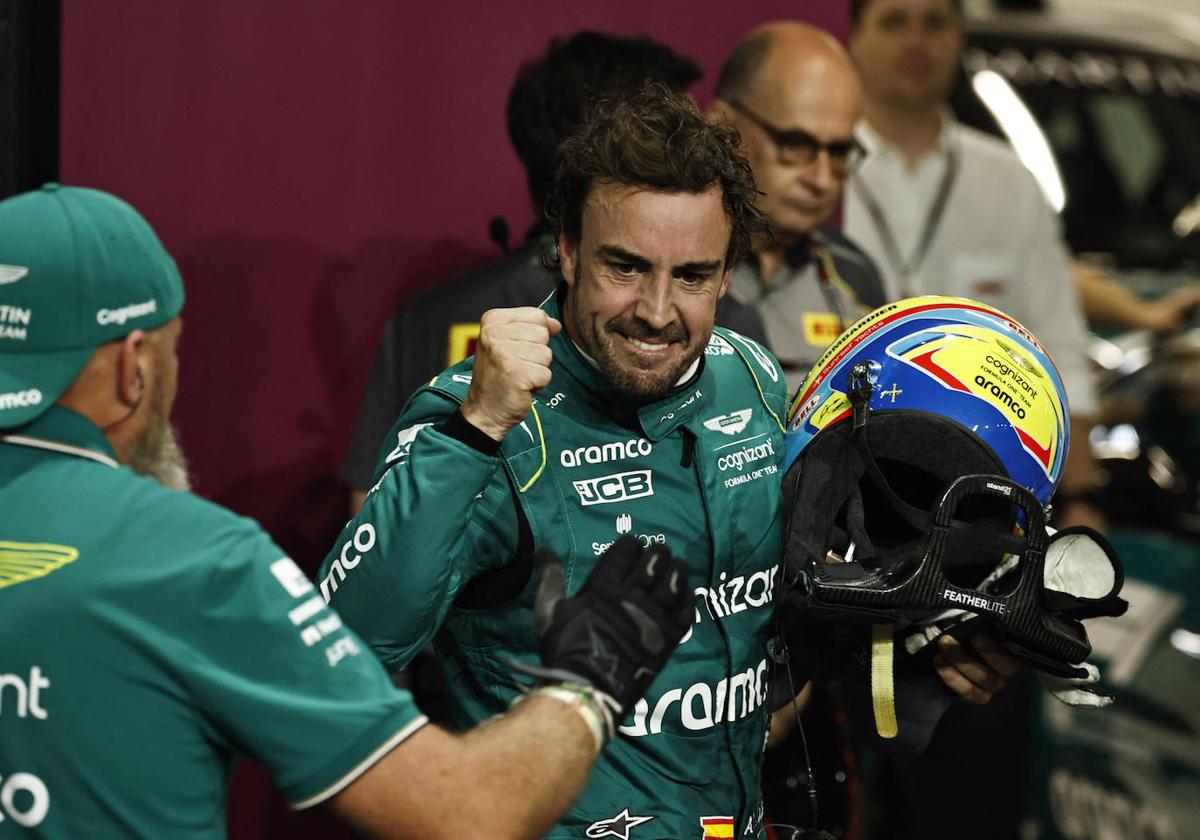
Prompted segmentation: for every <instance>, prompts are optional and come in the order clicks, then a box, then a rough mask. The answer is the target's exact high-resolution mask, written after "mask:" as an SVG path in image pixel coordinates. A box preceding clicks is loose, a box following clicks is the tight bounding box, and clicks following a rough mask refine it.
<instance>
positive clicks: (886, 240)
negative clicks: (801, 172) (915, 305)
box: [851, 146, 958, 297]
mask: <svg viewBox="0 0 1200 840" xmlns="http://www.w3.org/2000/svg"><path fill="white" fill-rule="evenodd" d="M957 177H958V147H957V146H951V147H950V149H949V150H948V151H947V153H946V171H945V172H943V173H942V181H941V183H940V184H938V189H937V193H936V194H935V195H934V197H933V203H932V204H931V205H930V206H929V212H928V213H927V214H926V215H925V228H924V230H923V231H922V233H921V239H920V241H919V242H918V243H917V250H916V251H914V252H913V255H912V259H911V260H905V259H904V254H903V252H901V250H900V246H899V244H898V243H897V242H896V237H895V236H894V235H893V234H892V229H891V226H890V225H888V222H887V217H886V216H885V215H884V213H883V207H882V206H880V204H879V202H878V201H877V200H876V198H875V196H873V195H872V194H871V191H870V190H869V189H867V185H866V182H865V181H864V180H863V177H862V175H859V176H858V177H857V178H854V179H853V180H852V181H851V187H852V188H853V189H854V191H855V192H856V193H858V197H859V198H860V199H862V203H863V205H864V206H865V207H866V208H867V214H868V215H869V216H870V217H871V222H872V224H874V225H875V232H876V233H877V234H878V235H879V241H880V242H881V243H882V244H883V249H884V251H886V252H887V261H888V263H889V264H890V265H891V268H892V271H893V272H894V273H895V274H896V277H897V278H898V279H899V281H900V295H901V297H911V296H912V294H913V290H912V288H911V287H910V286H909V281H910V280H911V279H912V276H913V275H914V274H916V273H917V270H918V269H920V267H921V263H923V262H925V256H926V255H927V254H928V253H929V246H930V245H932V244H933V237H934V235H935V234H936V233H937V230H938V227H939V226H940V225H941V223H942V216H943V215H944V214H945V212H946V203H947V202H948V201H949V199H950V192H951V190H953V188H954V180H955V178H957Z"/></svg>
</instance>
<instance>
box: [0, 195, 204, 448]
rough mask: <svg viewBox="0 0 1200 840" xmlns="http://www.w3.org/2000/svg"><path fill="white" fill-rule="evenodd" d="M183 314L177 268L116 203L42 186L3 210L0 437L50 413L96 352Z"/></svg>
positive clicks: (146, 228) (142, 223)
mask: <svg viewBox="0 0 1200 840" xmlns="http://www.w3.org/2000/svg"><path fill="white" fill-rule="evenodd" d="M182 308H183V281H182V280H181V279H180V277H179V269H177V268H176V267H175V261H174V260H173V259H171V255H170V254H168V253H167V251H166V249H165V248H163V246H162V243H161V242H159V241H158V237H157V236H155V235H154V231H153V230H152V229H151V227H150V225H149V224H148V223H147V222H146V220H145V219H143V218H142V217H141V216H140V215H139V214H138V212H137V211H136V210H134V209H133V208H132V207H130V206H129V205H128V204H126V203H125V202H124V201H122V200H121V199H119V198H117V197H116V196H113V195H109V194H108V193H105V192H100V191H99V190H89V189H84V188H81V187H63V186H59V185H58V184H46V185H45V186H43V187H42V188H41V189H39V190H34V191H32V192H27V193H22V194H20V195H15V196H12V197H11V198H7V199H5V200H4V201H0V429H4V428H12V427H14V426H20V425H22V424H24V423H28V422H29V421H30V420H33V419H34V418H35V417H37V416H38V415H39V414H41V413H42V412H44V411H46V410H47V409H49V408H50V406H51V405H53V404H54V401H55V400H57V399H58V398H59V396H60V395H61V394H62V392H63V391H65V390H66V388H67V386H68V385H70V384H71V383H72V382H73V381H74V380H75V377H76V376H78V375H79V372H80V371H81V370H82V369H83V366H84V365H85V364H86V363H87V361H88V359H90V358H91V357H92V353H93V352H95V349H96V348H97V347H99V346H100V345H101V344H104V343H105V342H107V341H112V340H114V339H118V338H122V337H124V336H126V335H128V334H129V333H131V332H133V331H134V330H150V329H154V328H155V327H158V326H161V325H162V324H165V323H166V322H167V321H170V320H171V319H172V318H174V317H175V316H176V315H177V314H179V310H180V309H182Z"/></svg>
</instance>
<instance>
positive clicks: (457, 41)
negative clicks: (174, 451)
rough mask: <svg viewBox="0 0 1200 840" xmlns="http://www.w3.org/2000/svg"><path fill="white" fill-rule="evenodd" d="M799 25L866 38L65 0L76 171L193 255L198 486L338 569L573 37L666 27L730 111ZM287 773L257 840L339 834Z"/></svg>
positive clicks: (523, 13)
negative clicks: (526, 116)
mask: <svg viewBox="0 0 1200 840" xmlns="http://www.w3.org/2000/svg"><path fill="white" fill-rule="evenodd" d="M797 15H798V16H802V17H804V18H806V19H808V20H810V21H812V22H814V23H817V24H819V25H822V26H825V27H827V28H829V29H831V30H833V31H834V32H835V33H836V34H839V35H843V36H844V35H845V32H846V28H847V22H846V18H847V3H846V0H820V2H815V3H813V2H810V3H798V2H796V0H746V2H739V3H731V2H728V0H655V1H654V2H646V0H642V2H637V3H634V2H628V0H626V2H619V0H590V2H587V3H586V4H585V3H580V2H568V1H567V0H521V2H516V0H510V2H499V3H496V2H493V3H480V2H467V0H441V2H437V3H433V2H420V3H418V2H395V0H341V1H340V2H339V0H287V1H286V2H285V0H206V1H205V2H203V3H195V2H184V0H174V1H173V2H171V1H168V2H164V0H122V2H120V3H94V2H87V0H64V2H63V45H62V49H63V68H62V134H61V138H62V142H61V155H62V156H61V173H62V174H61V177H62V180H63V182H64V183H69V184H79V185H86V186H94V187H99V188H102V189H107V190H110V191H112V192H115V193H117V194H119V195H121V196H123V197H124V198H126V199H127V200H129V201H130V202H132V203H133V204H134V205H135V206H136V207H138V208H139V209H140V210H141V211H142V212H143V213H144V214H145V215H146V216H147V218H148V219H149V220H150V222H151V223H152V224H153V225H154V226H155V228H156V229H157V230H158V232H159V234H160V235H161V237H162V239H163V241H164V242H165V243H166V246H167V248H168V249H169V250H170V251H171V252H172V253H173V254H174V255H175V257H176V259H177V260H178V262H179V265H180V268H181V270H182V272H183V275H184V279H185V282H186V283H187V289H188V303H187V306H186V308H185V310H184V321H185V336H184V341H183V347H182V351H181V355H182V360H183V370H184V373H183V378H182V387H181V391H180V395H179V401H178V404H177V407H176V412H175V416H176V420H177V422H178V425H179V427H180V430H181V432H182V435H183V442H184V445H185V447H186V450H187V452H188V454H189V456H190V458H191V461H192V465H193V470H194V473H195V482H196V488H197V490H198V492H200V493H201V494H202V495H205V496H207V497H209V498H212V499H215V500H216V501H218V502H220V503H221V504H224V505H226V506H228V507H230V508H232V509H234V510H236V511H238V512H239V513H243V514H246V515H248V516H252V517H254V518H256V519H258V520H259V521H260V522H262V523H263V525H264V526H265V527H266V528H267V530H268V531H270V532H271V533H272V534H273V535H274V536H275V538H276V540H278V541H279V542H280V544H281V545H282V546H283V547H284V548H285V549H286V550H287V551H289V552H290V553H292V554H293V556H295V557H296V559H297V561H298V562H299V563H300V564H301V565H302V566H304V567H305V568H306V569H307V570H309V571H310V572H311V571H313V570H314V569H315V567H316V565H317V564H318V563H319V562H320V559H321V558H322V557H323V556H324V553H325V551H326V550H327V549H328V547H329V545H330V543H331V542H332V540H333V538H334V537H335V536H336V532H337V530H338V528H339V527H340V526H341V524H342V521H343V520H344V513H345V489H344V488H343V487H342V486H340V484H339V482H338V480H337V478H336V471H337V467H338V464H339V461H340V458H341V456H342V453H343V451H344V448H345V443H346V440H347V438H348V436H349V431H350V426H351V423H352V422H353V417H354V414H355V412H356V410H357V407H358V401H359V399H360V396H361V392H362V387H363V383H364V382H365V377H366V372H367V369H368V367H369V365H370V361H371V357H372V354H373V352H374V347H375V342H376V340H377V338H378V335H379V332H380V330H381V328H382V325H383V322H384V320H385V319H386V317H387V315H388V314H389V313H390V311H391V310H392V309H393V308H394V307H395V306H396V305H397V303H399V302H400V301H401V300H402V299H404V298H405V297H407V296H408V295H410V294H412V293H413V292H415V291H417V290H419V289H420V288H422V287H424V286H426V285H429V284H431V283H434V282H437V281H438V280H440V279H444V278H445V277H447V276H449V275H450V274H452V273H454V272H456V271H458V270H460V269H463V268H465V267H468V266H470V265H473V264H476V263H479V262H482V261H484V260H486V259H490V258H492V257H494V256H496V255H497V249H496V246H495V245H493V244H491V243H490V242H489V241H488V238H487V234H486V230H487V222H488V220H489V219H490V218H491V217H493V216H496V215H504V216H506V217H507V219H508V221H509V223H510V226H511V229H512V231H513V237H514V239H519V238H520V235H521V232H522V231H523V230H524V229H525V227H526V226H527V224H528V223H529V220H530V212H529V209H528V206H527V205H528V200H527V198H526V193H525V186H524V178H523V175H522V172H521V169H520V166H519V164H518V162H517V159H516V156H515V154H514V153H513V152H512V150H511V147H510V146H509V144H508V141H507V137H506V134H505V129H504V116H503V114H504V100H505V96H506V95H507V91H508V86H509V84H510V82H511V80H512V77H513V75H514V74H515V72H516V70H517V68H518V66H519V65H520V64H521V62H522V61H524V60H526V59H528V58H531V57H534V56H536V55H537V54H538V53H540V52H541V51H542V50H543V49H544V48H545V45H546V42H547V40H548V39H549V38H550V37H551V36H553V35H558V34H563V33H569V32H571V31H574V30H576V29H579V28H582V27H591V28H595V29H602V30H605V31H610V32H619V33H646V34H649V35H651V36H653V37H655V38H658V39H659V40H662V41H664V42H666V43H668V44H670V45H671V46H673V47H675V48H676V49H678V50H681V51H683V52H686V53H689V54H691V55H693V56H695V57H696V58H697V59H699V60H700V62H701V64H702V65H703V66H704V68H705V79H704V80H703V81H702V82H701V83H700V85H698V86H697V88H696V91H695V92H696V94H697V96H698V98H699V99H700V101H701V102H705V101H707V99H708V97H709V93H710V91H711V86H712V82H713V77H714V76H715V74H716V69H717V67H718V66H719V63H720V61H721V59H722V58H723V56H724V55H725V53H726V52H727V51H728V49H729V48H730V47H731V46H732V44H733V43H734V42H735V41H736V40H737V38H738V37H739V36H740V35H741V34H742V33H743V32H744V31H746V30H747V29H748V28H750V27H751V26H753V25H754V24H756V23H759V22H761V21H764V20H769V19H773V18H778V17H788V16H797ZM265 784H266V783H265V782H264V781H263V780H262V778H261V776H259V775H256V774H254V773H244V774H243V775H242V777H241V779H240V781H239V784H238V786H237V791H236V795H235V815H234V818H233V819H232V824H233V828H234V836H235V837H256V836H264V835H270V836H279V837H283V836H289V837H295V836H299V834H298V832H301V833H302V832H305V831H307V832H311V833H313V834H314V836H315V834H316V832H317V830H318V827H319V826H320V825H321V824H322V820H321V818H319V817H317V818H314V817H305V818H303V819H302V820H298V818H291V817H285V816H282V815H281V814H280V813H279V812H278V808H277V807H275V806H269V805H263V804H261V803H260V798H259V797H256V796H255V793H256V792H257V791H260V790H262V789H263V788H264V787H265ZM298 826H299V827H298ZM323 836H330V835H328V834H327V833H326V834H323Z"/></svg>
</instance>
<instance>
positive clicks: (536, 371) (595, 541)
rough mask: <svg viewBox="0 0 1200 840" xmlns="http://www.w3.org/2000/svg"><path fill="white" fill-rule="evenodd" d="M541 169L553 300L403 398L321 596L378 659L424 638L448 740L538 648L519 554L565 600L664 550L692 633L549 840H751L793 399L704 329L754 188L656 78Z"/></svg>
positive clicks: (756, 364)
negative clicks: (542, 557)
mask: <svg viewBox="0 0 1200 840" xmlns="http://www.w3.org/2000/svg"><path fill="white" fill-rule="evenodd" d="M560 157H561V161H560V167H559V174H558V178H557V180H556V184H555V188H554V189H555V191H556V192H555V203H556V206H557V207H558V208H559V210H558V219H557V221H558V222H559V223H560V225H559V226H560V230H561V236H560V238H559V251H560V255H561V260H562V277H563V281H564V285H563V286H562V288H560V289H559V291H558V293H557V294H556V295H555V296H554V297H552V298H551V299H550V300H548V301H547V302H546V303H545V304H544V305H543V306H542V307H541V308H540V309H537V308H532V307H529V308H518V309H508V310H493V311H491V312H489V313H488V314H486V315H485V316H484V319H483V321H482V327H481V333H480V342H479V349H478V351H477V353H476V355H475V357H474V358H473V359H470V360H467V361H466V362H464V363H462V364H460V365H457V366H455V367H452V368H450V369H449V370H447V371H445V372H444V373H442V374H440V375H439V376H438V377H437V378H436V379H435V380H434V381H433V382H432V383H431V384H430V385H429V386H428V387H426V388H424V389H422V390H421V391H419V392H418V393H417V394H416V396H415V397H414V398H413V399H412V400H410V402H409V403H408V405H407V407H406V408H405V410H404V412H403V413H402V415H401V417H400V419H399V422H398V424H397V426H396V428H395V431H394V433H393V434H392V435H391V436H390V439H389V441H388V442H386V444H385V448H384V450H383V453H382V454H383V458H382V462H381V464H380V467H379V469H378V470H377V475H376V481H377V484H376V486H375V489H374V490H373V491H372V492H371V493H370V494H369V495H368V496H367V499H366V502H365V505H364V507H363V509H362V511H361V512H360V513H359V515H358V516H357V518H356V519H354V520H353V521H352V522H351V523H350V524H349V525H348V526H347V527H346V529H345V531H344V532H343V534H342V536H341V538H340V539H339V541H338V544H337V546H336V547H335V549H334V551H333V552H332V553H331V554H330V556H329V557H328V558H327V560H326V564H325V566H324V567H323V569H322V571H321V573H320V575H318V582H319V585H320V587H321V590H322V593H323V594H324V595H325V596H326V598H328V599H331V603H332V604H333V605H334V606H336V608H337V609H338V610H339V612H341V613H342V615H343V616H345V617H346V619H347V622H348V623H349V624H350V625H351V626H352V627H354V628H355V629H356V630H357V631H358V632H360V633H361V634H362V635H363V637H364V638H365V639H366V641H367V642H369V643H370V644H371V645H372V647H373V648H374V649H375V650H376V652H377V653H378V654H379V655H380V656H381V658H383V659H384V661H385V663H386V664H388V665H389V667H400V666H403V665H404V664H405V663H406V662H407V661H408V659H409V658H410V657H411V656H412V655H413V653H415V652H416V651H417V650H419V649H420V648H421V647H422V646H424V645H425V644H426V642H427V641H428V640H429V639H430V638H431V637H434V636H435V633H436V632H437V631H438V630H439V627H440V629H441V632H440V633H437V635H436V637H435V638H434V644H435V650H436V652H437V654H438V656H439V658H440V660H441V661H442V663H443V665H444V666H445V669H446V671H447V673H448V677H449V685H450V691H451V694H452V696H453V700H454V701H455V705H456V706H457V707H458V708H457V711H458V712H459V713H460V715H461V722H462V723H464V724H465V723H471V722H477V721H479V720H483V719H485V718H487V717H488V716H489V715H491V714H494V713H496V712H497V711H499V710H501V709H503V708H504V707H505V704H506V703H507V702H508V701H509V699H510V698H511V697H512V696H513V687H512V685H511V681H510V680H509V679H508V678H507V676H506V673H507V666H506V660H507V659H508V658H510V657H518V658H531V657H533V655H534V653H535V651H536V638H535V635H534V632H533V627H534V621H533V613H534V609H533V586H532V585H531V584H530V582H529V581H530V574H529V570H530V560H529V558H530V555H531V553H532V549H533V547H535V546H536V547H540V546H550V547H552V548H553V549H554V550H555V551H557V552H558V553H559V554H560V555H562V557H563V558H564V566H565V568H566V570H567V572H568V575H569V576H570V578H571V581H572V584H573V585H578V582H579V581H581V580H582V579H583V577H585V576H586V575H587V574H588V572H589V571H590V570H591V569H593V568H596V567H597V566H598V565H599V566H601V567H602V565H603V564H602V562H601V560H600V555H601V554H602V553H603V551H604V550H605V548H606V546H608V545H609V544H610V543H612V542H613V541H614V540H616V539H617V538H618V537H619V536H620V535H622V534H631V535H636V537H637V538H638V539H639V540H641V542H642V543H643V544H646V545H653V544H655V543H658V542H660V541H666V542H668V543H669V544H670V545H671V546H672V548H673V549H674V550H675V551H676V552H678V553H680V554H681V555H682V556H683V557H684V558H685V559H686V560H687V562H688V564H689V567H690V568H691V570H692V579H693V584H694V586H696V587H697V588H696V589H695V593H696V598H695V602H694V606H695V613H694V624H693V626H692V629H691V631H690V633H689V634H688V635H687V636H686V637H685V639H684V641H683V643H682V644H681V646H680V647H679V649H678V650H677V651H676V653H675V654H674V656H673V657H672V659H671V661H670V662H669V664H668V665H667V667H666V668H665V669H664V670H663V672H662V674H661V675H660V677H659V679H658V680H657V682H655V683H654V685H653V686H652V687H651V689H650V691H649V692H648V694H647V696H646V698H645V700H644V701H643V702H641V703H639V704H637V706H636V708H635V709H634V710H633V713H632V714H631V715H629V716H628V717H627V718H626V719H625V721H624V725H623V726H622V727H621V733H622V736H621V737H619V738H618V739H617V740H616V741H615V742H614V743H613V744H612V745H611V746H610V748H609V750H607V751H606V754H605V756H604V757H603V758H602V759H601V761H600V762H599V763H598V764H597V767H596V770H595V772H594V774H593V777H592V781H591V782H590V784H589V785H588V787H587V789H586V790H585V791H584V793H583V795H582V797H581V798H580V800H579V801H578V802H577V803H576V805H575V806H574V807H573V808H572V809H571V811H570V812H569V813H568V815H567V816H566V817H564V819H563V820H562V821H561V822H560V824H559V825H558V827H556V828H555V829H554V830H553V831H551V832H550V833H549V834H548V835H546V836H547V837H551V838H582V837H588V838H606V837H618V838H624V840H655V838H670V840H686V838H700V837H703V836H705V832H706V831H709V830H710V829H711V830H712V831H733V832H734V833H733V834H721V833H716V834H711V836H721V837H726V836H737V837H743V836H752V837H753V836H759V832H760V830H761V829H760V823H761V812H760V805H759V801H760V800H759V781H758V777H759V770H758V768H759V763H760V761H761V757H762V749H763V744H764V740H765V735H766V724H767V714H766V708H765V706H764V701H765V698H766V690H767V667H768V666H767V658H768V653H767V639H768V636H769V626H770V622H771V616H772V603H773V601H772V594H773V592H772V590H773V585H774V577H775V575H774V571H775V567H776V564H777V563H778V560H779V544H780V536H781V534H780V522H781V520H780V511H781V504H782V500H781V498H780V493H779V482H780V479H781V475H780V473H779V464H780V463H781V459H782V457H783V446H782V441H783V429H782V426H781V422H780V418H781V417H782V416H783V412H784V411H785V410H786V408H785V401H786V393H785V391H786V384H785V380H784V377H783V374H782V372H781V370H780V368H779V365H778V364H777V363H776V361H775V360H774V359H773V358H772V357H771V356H770V355H768V354H767V353H766V352H765V351H764V350H763V349H762V348H761V347H760V346H759V345H757V344H755V343H754V342H752V341H749V340H747V339H744V338H742V337H741V336H739V335H737V334H734V333H731V332H729V331H726V330H722V329H720V328H717V329H715V330H714V328H713V317H714V313H715V310H716V304H717V300H718V299H719V298H720V297H721V296H722V295H723V294H724V293H725V290H726V288H727V286H728V283H729V272H730V269H731V268H732V266H733V265H734V264H735V263H736V261H737V259H738V257H740V256H741V255H742V254H743V253H744V252H745V251H746V248H747V246H748V245H749V241H750V238H751V237H752V236H753V235H755V234H757V233H760V232H761V231H762V229H763V222H762V218H761V216H760V215H759V213H758V211H757V210H756V209H755V193H754V186H753V181H752V179H751V177H750V173H749V168H748V166H747V164H746V163H745V162H744V160H743V159H742V158H741V157H740V156H739V154H738V151H737V140H736V134H735V133H734V132H732V131H731V130H729V129H726V128H721V127H717V126H712V125H708V124H707V123H705V121H704V120H703V118H702V117H701V116H700V115H699V114H698V113H697V112H696V109H695V107H694V106H693V105H692V104H691V103H690V101H689V100H687V99H686V98H684V97H680V96H677V95H675V94H672V93H670V92H669V91H668V90H667V89H666V88H665V87H661V86H656V87H651V88H648V89H647V90H646V91H644V92H643V93H642V94H641V95H639V96H636V97H632V98H630V99H629V100H626V101H620V102H616V103H607V104H606V105H604V106H599V107H597V109H596V112H595V113H594V114H593V115H592V117H591V118H590V120H589V121H588V122H587V123H586V124H585V125H584V126H583V127H582V128H581V129H580V130H579V132H578V133H577V134H576V135H575V136H574V137H573V138H572V139H571V140H569V141H568V142H567V144H565V145H564V146H563V147H562V148H561V151H560ZM463 442H466V443H468V444H469V445H470V446H471V447H473V449H472V451H471V454H470V457H464V456H463V455H462V454H461V449H462V447H461V444H462V443H463ZM363 529H370V532H371V533H372V534H373V535H374V537H373V539H372V550H371V551H369V552H367V551H359V550H358V549H357V547H356V545H355V535H356V534H358V533H359V532H360V531H361V530H363ZM706 820H707V821H708V822H705V821H706Z"/></svg>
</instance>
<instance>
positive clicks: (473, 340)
mask: <svg viewBox="0 0 1200 840" xmlns="http://www.w3.org/2000/svg"><path fill="white" fill-rule="evenodd" d="M478 346H479V324H478V323H473V324H466V323H463V324H451V325H450V341H449V344H448V351H447V353H446V367H451V366H452V365H456V364H458V363H459V362H461V361H462V360H463V359H465V358H467V356H474V355H475V348H476V347H478Z"/></svg>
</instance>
